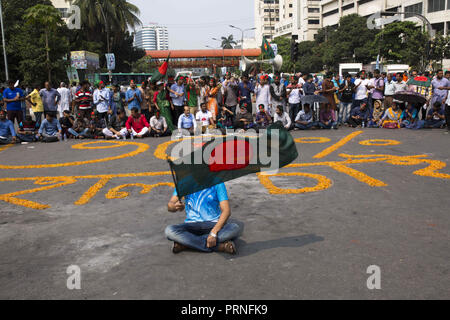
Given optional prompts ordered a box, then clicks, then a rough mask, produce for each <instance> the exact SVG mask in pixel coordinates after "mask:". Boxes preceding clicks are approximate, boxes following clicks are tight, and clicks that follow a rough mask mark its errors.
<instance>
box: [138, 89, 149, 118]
mask: <svg viewBox="0 0 450 320" xmlns="http://www.w3.org/2000/svg"><path fill="white" fill-rule="evenodd" d="M139 91H140V92H141V96H142V103H141V113H142V114H143V115H144V117H145V119H146V120H147V122H148V121H149V120H150V118H151V113H150V110H151V108H150V96H149V87H148V81H145V82H143V83H142V86H141V87H140V88H139Z"/></svg>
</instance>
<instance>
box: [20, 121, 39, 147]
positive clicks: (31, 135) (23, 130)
mask: <svg viewBox="0 0 450 320" xmlns="http://www.w3.org/2000/svg"><path fill="white" fill-rule="evenodd" d="M38 130H39V126H38V123H37V122H36V121H34V120H33V118H32V117H31V116H26V117H25V120H24V121H22V122H21V123H19V130H18V131H17V137H18V138H19V139H20V141H23V142H36V141H37V140H38V139H37V137H36V135H37V132H38Z"/></svg>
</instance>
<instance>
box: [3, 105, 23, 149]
mask: <svg viewBox="0 0 450 320" xmlns="http://www.w3.org/2000/svg"><path fill="white" fill-rule="evenodd" d="M18 142H19V140H18V139H17V136H16V131H15V130H14V124H13V123H12V122H11V120H8V119H6V111H5V110H1V109H0V145H2V144H11V143H18Z"/></svg>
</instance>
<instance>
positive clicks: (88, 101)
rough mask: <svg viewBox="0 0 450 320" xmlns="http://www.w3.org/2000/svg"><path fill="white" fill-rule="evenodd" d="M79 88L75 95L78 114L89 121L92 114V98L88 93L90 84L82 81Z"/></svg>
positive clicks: (90, 93)
mask: <svg viewBox="0 0 450 320" xmlns="http://www.w3.org/2000/svg"><path fill="white" fill-rule="evenodd" d="M80 85H81V88H80V90H79V91H78V92H77V94H76V95H75V102H76V104H77V105H78V107H77V109H78V112H79V113H81V115H82V117H83V118H86V119H90V118H91V113H92V102H93V96H92V91H90V89H89V87H90V83H89V81H87V80H84V81H82V82H81V83H80Z"/></svg>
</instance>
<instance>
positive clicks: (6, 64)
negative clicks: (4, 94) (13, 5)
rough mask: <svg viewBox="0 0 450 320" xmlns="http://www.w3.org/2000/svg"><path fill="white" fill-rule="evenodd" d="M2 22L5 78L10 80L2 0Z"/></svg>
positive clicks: (0, 9) (0, 7)
mask: <svg viewBox="0 0 450 320" xmlns="http://www.w3.org/2000/svg"><path fill="white" fill-rule="evenodd" d="M0 24H1V28H2V42H3V56H4V58H5V78H6V81H8V80H9V72H8V57H7V56H6V42H5V30H4V28H3V10H2V0H0Z"/></svg>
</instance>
